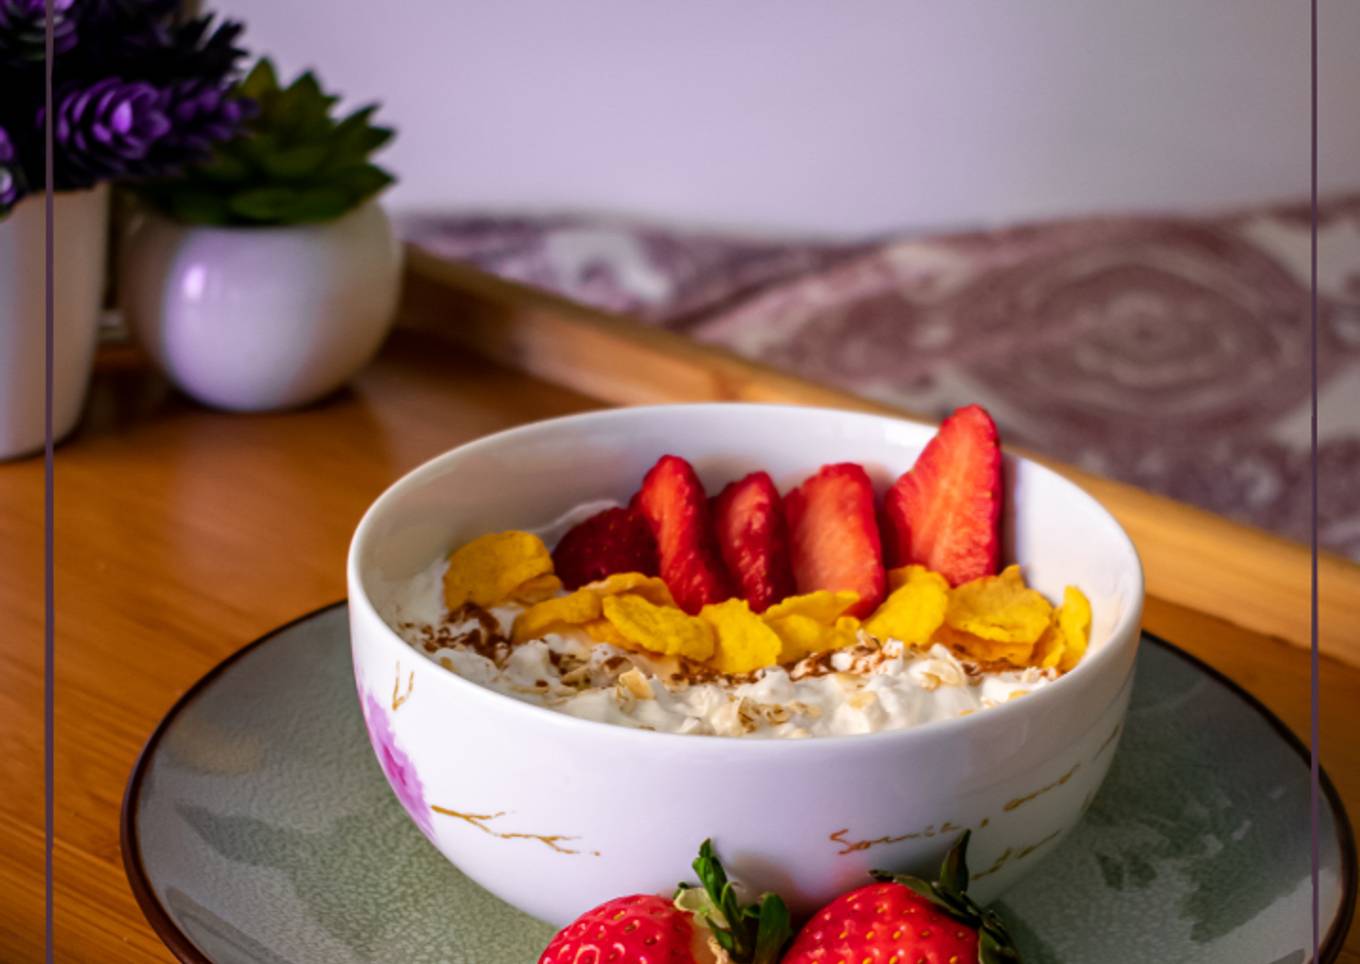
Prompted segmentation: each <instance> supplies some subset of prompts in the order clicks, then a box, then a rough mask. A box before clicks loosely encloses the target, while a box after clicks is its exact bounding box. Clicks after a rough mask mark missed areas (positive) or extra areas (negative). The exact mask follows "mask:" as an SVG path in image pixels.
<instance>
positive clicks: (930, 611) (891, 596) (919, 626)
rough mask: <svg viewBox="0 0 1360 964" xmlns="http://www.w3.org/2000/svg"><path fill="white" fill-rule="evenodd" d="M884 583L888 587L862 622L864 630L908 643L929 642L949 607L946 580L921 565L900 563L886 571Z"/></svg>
mask: <svg viewBox="0 0 1360 964" xmlns="http://www.w3.org/2000/svg"><path fill="white" fill-rule="evenodd" d="M888 585H889V586H891V587H892V589H891V591H890V592H889V593H888V597H887V598H886V599H884V600H883V602H882V603H881V604H880V605H879V607H878V609H876V610H875V611H874V614H873V615H872V616H870V617H869V618H868V620H866V621H865V623H864V630H865V632H867V633H869V634H871V635H873V636H877V637H878V638H879V639H897V640H901V641H902V642H904V643H907V644H908V645H912V646H923V645H925V644H926V643H928V642H930V638H931V637H932V636H933V635H934V634H935V631H936V630H937V629H939V628H940V626H941V625H942V624H943V623H944V617H945V611H946V610H947V609H948V607H949V583H948V581H946V580H945V578H944V577H943V576H941V575H940V574H939V573H936V572H931V571H930V570H929V569H927V568H926V567H925V566H902V567H901V568H899V569H893V570H891V571H890V572H889V573H888Z"/></svg>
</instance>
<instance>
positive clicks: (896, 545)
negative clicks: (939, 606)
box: [883, 405, 1001, 586]
mask: <svg viewBox="0 0 1360 964" xmlns="http://www.w3.org/2000/svg"><path fill="white" fill-rule="evenodd" d="M1000 521H1001V445H1000V441H999V440H998V437H997V432H996V423H995V422H993V421H992V417H991V416H990V415H988V414H987V410H986V409H984V408H982V407H981V406H979V405H969V406H967V407H966V408H961V409H959V410H958V411H956V412H955V413H954V414H953V415H951V416H949V417H948V418H947V419H945V420H944V423H943V424H942V425H941V426H940V430H939V431H938V432H936V433H935V437H934V438H933V439H931V440H930V443H929V444H928V445H927V446H926V447H925V451H923V452H922V453H921V455H920V457H919V458H917V460H916V464H915V465H914V466H913V467H912V469H911V471H910V472H907V473H906V474H904V475H903V476H902V477H901V478H900V479H898V480H897V481H896V482H895V483H894V484H893V487H892V488H891V489H889V490H888V495H887V498H886V499H885V500H884V505H883V526H884V542H885V543H886V549H887V554H888V560H889V562H890V563H891V564H892V565H894V566H905V565H908V564H910V563H916V564H919V565H922V566H925V567H926V568H928V569H933V570H935V571H936V572H938V573H939V574H940V575H942V576H944V577H945V578H946V579H948V580H949V583H950V585H953V586H957V585H959V584H960V583H964V582H968V581H969V580H970V579H977V578H978V577H980V576H989V575H992V574H993V573H995V572H996V569H997V563H998V561H999V560H1000V557H1001V531H1000V528H1001V527H1000Z"/></svg>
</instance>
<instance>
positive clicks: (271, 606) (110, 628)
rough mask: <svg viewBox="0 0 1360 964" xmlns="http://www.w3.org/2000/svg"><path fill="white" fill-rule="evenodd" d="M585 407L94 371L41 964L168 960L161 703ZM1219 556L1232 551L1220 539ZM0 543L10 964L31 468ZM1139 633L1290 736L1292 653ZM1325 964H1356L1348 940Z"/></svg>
mask: <svg viewBox="0 0 1360 964" xmlns="http://www.w3.org/2000/svg"><path fill="white" fill-rule="evenodd" d="M600 404H601V403H600V402H598V401H595V400H592V399H591V398H588V397H585V396H583V395H579V394H575V393H573V392H571V391H568V390H565V389H562V388H558V387H554V386H551V385H549V384H546V383H544V382H542V381H538V380H536V379H534V378H532V377H530V376H527V375H525V374H522V373H518V372H514V371H511V370H508V369H502V368H498V367H495V366H493V365H491V364H489V363H487V362H485V361H482V360H479V359H477V358H474V357H469V356H467V355H466V354H463V353H458V352H454V351H450V350H449V349H448V348H447V347H446V346H443V345H440V346H434V345H432V344H431V343H429V342H428V340H426V339H422V338H419V337H418V336H415V335H410V334H406V335H401V336H399V337H397V338H395V339H394V340H393V342H392V343H390V344H389V346H388V347H387V348H386V349H385V351H384V353H383V355H382V356H381V358H380V359H379V361H378V362H377V363H376V364H375V365H374V366H372V367H371V368H370V369H369V370H368V371H366V372H365V373H364V374H363V375H362V376H361V377H360V378H359V379H358V380H357V382H356V383H355V384H354V386H353V388H352V389H351V390H347V391H346V392H345V393H343V394H342V395H340V396H339V397H337V398H334V399H331V400H330V401H328V402H325V403H323V404H321V405H318V406H316V407H313V408H310V409H307V410H305V411H301V412H296V413H290V414H283V415H267V416H229V415H221V414H214V413H210V412H207V411H204V410H202V409H200V408H198V407H196V406H194V405H192V404H191V403H189V402H187V401H185V400H184V399H182V398H180V397H179V396H177V395H175V394H173V393H171V392H169V391H168V390H167V389H166V387H165V385H164V383H163V382H162V381H161V380H160V379H159V378H158V377H156V376H154V375H152V374H150V373H148V372H147V371H146V370H145V369H144V368H143V367H142V366H141V365H140V363H139V362H138V361H137V360H136V359H135V358H133V357H131V356H128V355H125V354H115V355H113V356H110V357H106V358H104V359H103V361H102V362H101V366H100V370H99V372H98V374H97V377H96V380H95V384H94V388H93V397H92V401H91V406H90V411H89V415H88V416H87V418H86V420H85V423H84V426H83V428H82V430H81V432H80V434H79V436H78V437H76V438H73V439H72V440H71V441H69V442H68V443H67V444H65V445H63V446H62V447H61V448H60V449H59V450H58V455H57V504H56V512H57V516H56V533H57V546H58V556H57V577H56V578H57V583H56V586H57V599H58V612H59V616H58V622H57V692H58V697H57V710H56V725H57V791H58V793H57V803H56V810H57V817H56V827H57V845H56V853H55V875H56V885H55V886H56V906H57V916H56V932H57V953H56V957H57V960H59V961H96V962H101V964H103V962H107V964H112V962H119V961H164V960H169V959H170V957H169V954H168V952H167V951H166V950H165V949H164V948H163V947H162V945H161V944H160V942H159V941H158V940H157V938H156V936H155V935H154V934H153V933H152V932H151V930H150V929H149V928H148V926H147V925H146V923H145V921H144V920H143V918H142V915H141V913H140V911H139V910H138V908H137V906H136V904H135V903H134V901H133V899H132V895H131V893H130V891H129V889H128V886H127V883H126V880H125V878H124V875H123V869H122V864H121V860H120V856H119V851H118V808H119V803H120V799H121V796H122V793H123V788H124V784H125V782H126V780H127V776H128V773H129V770H130V768H131V766H132V763H133V760H134V758H135V757H136V754H137V752H138V750H139V749H140V747H141V745H142V742H143V741H144V740H145V738H146V736H147V735H148V734H149V733H150V731H151V729H152V727H153V726H154V725H155V724H156V722H157V721H158V720H159V719H160V717H161V716H162V714H163V713H164V712H165V711H166V710H167V709H168V708H169V706H170V705H171V703H173V702H174V700H175V698H176V697H177V696H178V695H179V694H180V693H182V692H183V691H184V690H185V689H186V688H187V687H188V686H189V685H190V684H192V683H193V682H194V681H195V680H196V679H198V678H199V677H200V676H202V675H203V674H204V673H205V672H206V671H207V670H208V669H210V668H211V667H212V666H213V665H214V664H216V663H217V662H218V661H220V660H221V659H222V658H224V657H225V656H227V655H228V654H229V653H231V652H232V651H234V650H235V649H237V648H239V647H240V646H242V645H243V644H244V643H246V642H248V641H250V640H251V639H253V638H255V637H256V636H259V635H260V634H262V633H264V632H266V631H267V630H269V629H270V628H272V627H274V626H276V625H278V624H280V623H282V622H284V621H287V620H289V619H291V618H293V617H294V616H297V615H299V614H301V613H303V612H306V611H308V610H311V609H314V608H316V607H318V606H321V605H324V604H326V603H329V602H333V601H335V600H337V599H339V598H341V597H342V596H343V594H344V566H343V562H344V554H345V549H346V545H347V542H348V539H349V536H350V533H351V531H352V529H353V527H354V525H355V523H356V522H357V520H358V518H359V516H360V514H361V512H362V511H363V509H364V508H365V507H366V506H367V504H368V503H369V502H370V501H371V500H372V499H373V498H374V497H375V496H376V495H377V494H378V492H379V491H380V490H381V489H382V488H383V487H384V486H385V485H386V484H387V483H389V482H390V481H391V480H393V479H394V478H395V477H396V476H398V475H399V474H401V473H402V472H404V471H405V470H407V469H409V468H411V467H412V466H414V465H416V464H417V463H419V462H421V461H422V460H424V459H426V458H428V457H430V456H432V455H434V454H435V453H437V452H440V451H442V450H444V449H447V448H449V447H450V446H453V445H455V444H457V443H459V442H462V441H465V440H467V439H470V438H473V437H475V436H478V435H481V434H483V433H486V432H489V431H492V430H495V429H500V428H504V427H507V426H510V425H514V424H518V423H521V422H525V421H530V420H533V419H537V418H541V417H545V416H548V415H554V414H562V413H567V412H574V411H580V410H585V409H589V408H592V407H598V406H599V405H600ZM1250 538H1251V537H1250V535H1246V536H1244V539H1248V540H1249V539H1250ZM1220 541H1222V542H1223V545H1222V546H1221V549H1222V551H1223V552H1224V553H1227V554H1231V552H1232V550H1233V542H1232V538H1231V536H1230V535H1228V536H1221V537H1220ZM0 545H2V546H3V547H4V549H3V550H2V551H0V787H3V788H4V792H3V793H0V961H6V962H10V961H14V962H23V961H30V960H38V959H40V954H41V940H42V920H43V905H42V873H43V863H42V843H43V823H42V820H43V796H42V726H41V720H42V696H41V682H42V645H41V642H42V465H41V461H40V460H28V461H22V462H16V463H11V464H0ZM1253 578H1256V577H1255V576H1253ZM1289 578H1291V579H1292V578H1293V575H1291V576H1290V577H1289ZM1233 579H1234V576H1233V573H1232V572H1231V571H1228V572H1225V574H1224V582H1223V585H1222V592H1223V597H1224V599H1226V600H1231V599H1232V598H1233V593H1234V591H1235V590H1240V588H1241V587H1239V586H1236V585H1235V584H1234V582H1233ZM1253 585H1254V584H1253ZM1288 599H1289V604H1291V605H1292V604H1293V598H1292V597H1288ZM1252 602H1253V603H1254V604H1255V605H1257V606H1260V605H1262V604H1263V603H1264V604H1265V605H1269V601H1268V600H1265V601H1263V600H1260V599H1254V600H1252ZM1145 623H1146V625H1147V627H1148V628H1149V629H1151V630H1152V631H1154V632H1157V633H1160V634H1162V635H1164V636H1166V637H1168V638H1170V639H1172V640H1174V641H1176V642H1178V643H1179V644H1180V645H1182V646H1184V647H1185V648H1186V649H1188V650H1190V651H1191V652H1193V653H1195V654H1196V655H1198V656H1200V657H1202V658H1204V659H1206V660H1207V661H1209V662H1210V663H1212V664H1213V665H1214V666H1216V667H1218V668H1219V669H1221V670H1222V671H1224V672H1225V673H1226V674H1227V675H1228V676H1230V677H1232V678H1233V679H1235V680H1237V681H1238V682H1239V683H1241V684H1242V685H1243V686H1245V687H1246V688H1247V689H1249V690H1251V691H1252V692H1253V693H1255V694H1256V695H1257V696H1259V697H1260V698H1261V699H1263V700H1264V701H1265V702H1266V703H1267V704H1268V705H1269V706H1270V707H1271V708H1272V709H1274V711H1275V712H1276V713H1278V714H1279V715H1280V716H1281V717H1282V718H1283V719H1284V720H1285V721H1286V722H1287V723H1288V724H1289V725H1290V726H1292V727H1293V728H1294V729H1295V731H1296V732H1298V733H1300V734H1306V732H1307V719H1308V706H1309V688H1308V663H1307V654H1306V652H1305V651H1303V650H1301V649H1300V648H1299V647H1298V646H1296V645H1293V644H1291V643H1289V642H1286V641H1282V640H1280V639H1276V638H1271V637H1269V636H1266V635H1262V634H1261V633H1258V632H1254V631H1251V630H1247V629H1244V628H1242V627H1240V626H1239V625H1237V624H1235V622H1234V612H1233V607H1232V606H1231V605H1230V604H1225V605H1224V606H1223V607H1222V608H1221V610H1220V611H1216V612H1213V611H1210V612H1206V611H1200V610H1195V609H1190V608H1187V607H1186V606H1184V605H1179V604H1176V603H1172V602H1168V601H1166V600H1164V599H1159V598H1156V597H1153V598H1150V599H1149V600H1148V604H1147V613H1146V620H1145ZM1322 707H1323V733H1324V737H1323V760H1324V763H1325V765H1326V766H1327V768H1328V769H1329V771H1330V772H1331V774H1332V776H1333V777H1334V779H1335V781H1336V783H1337V784H1338V786H1339V787H1340V789H1341V792H1342V795H1343V797H1344V798H1345V799H1346V801H1347V803H1348V804H1349V806H1350V807H1351V809H1352V811H1355V812H1360V744H1357V743H1356V742H1355V741H1354V740H1353V739H1350V738H1348V737H1347V736H1346V734H1347V733H1351V734H1353V733H1354V732H1355V731H1356V728H1357V724H1360V668H1357V667H1355V666H1353V665H1348V664H1346V663H1343V662H1341V661H1340V660H1337V659H1333V658H1327V659H1325V660H1324V665H1323V704H1322ZM1342 960H1343V961H1346V962H1349V964H1360V934H1354V933H1353V934H1352V936H1351V938H1350V940H1349V941H1348V943H1347V950H1346V951H1345V952H1344V954H1343V957H1342Z"/></svg>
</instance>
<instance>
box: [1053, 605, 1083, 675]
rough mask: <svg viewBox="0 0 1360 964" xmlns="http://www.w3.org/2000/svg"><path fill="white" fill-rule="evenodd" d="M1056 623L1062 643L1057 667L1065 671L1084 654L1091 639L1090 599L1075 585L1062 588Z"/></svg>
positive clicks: (1075, 663)
mask: <svg viewBox="0 0 1360 964" xmlns="http://www.w3.org/2000/svg"><path fill="white" fill-rule="evenodd" d="M1057 623H1058V630H1059V631H1060V632H1061V633H1062V638H1063V644H1064V645H1063V652H1062V657H1061V659H1060V660H1059V661H1058V669H1060V670H1062V671H1063V672H1067V671H1068V670H1069V669H1071V668H1072V667H1073V666H1076V665H1077V663H1078V662H1079V661H1080V660H1081V658H1082V657H1083V656H1084V655H1086V644H1087V643H1088V642H1089V641H1090V639H1091V601H1090V600H1089V599H1087V598H1086V594H1085V593H1083V592H1082V591H1081V590H1080V589H1078V588H1077V587H1076V586H1068V587H1067V588H1066V589H1064V590H1063V601H1062V605H1061V606H1059V607H1058V616H1057Z"/></svg>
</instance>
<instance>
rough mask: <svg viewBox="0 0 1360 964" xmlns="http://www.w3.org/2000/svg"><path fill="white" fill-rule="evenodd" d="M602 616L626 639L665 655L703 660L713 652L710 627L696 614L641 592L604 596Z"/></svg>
mask: <svg viewBox="0 0 1360 964" xmlns="http://www.w3.org/2000/svg"><path fill="white" fill-rule="evenodd" d="M602 608H603V611H604V618H605V619H607V620H609V622H610V623H611V624H612V625H613V627H614V628H615V629H616V630H618V631H619V634H620V635H622V636H623V637H624V638H625V639H627V640H628V641H629V642H630V643H632V644H635V645H637V646H641V647H642V648H643V649H646V650H649V651H651V652H653V653H661V654H662V655H665V656H685V657H688V658H689V659H693V660H697V661H699V662H703V661H704V660H707V659H709V658H710V657H711V656H712V655H713V630H712V628H711V627H710V626H709V625H708V623H706V622H704V621H703V620H702V619H699V618H698V617H696V616H690V615H688V614H686V613H684V612H682V611H680V610H679V609H675V608H672V607H670V606H658V605H656V604H654V603H651V602H648V601H647V600H646V599H643V598H642V597H641V596H632V595H626V596H605V597H604V599H603V601H602Z"/></svg>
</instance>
